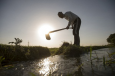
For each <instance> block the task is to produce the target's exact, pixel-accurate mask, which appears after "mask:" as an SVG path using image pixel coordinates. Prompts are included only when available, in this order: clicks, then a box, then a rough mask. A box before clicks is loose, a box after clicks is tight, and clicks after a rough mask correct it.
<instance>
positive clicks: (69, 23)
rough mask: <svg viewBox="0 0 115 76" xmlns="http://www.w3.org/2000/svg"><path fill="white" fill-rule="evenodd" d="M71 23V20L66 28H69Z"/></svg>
mask: <svg viewBox="0 0 115 76" xmlns="http://www.w3.org/2000/svg"><path fill="white" fill-rule="evenodd" d="M70 25H71V22H70V21H69V22H68V25H67V27H66V28H67V29H69V27H70Z"/></svg>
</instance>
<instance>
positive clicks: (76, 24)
mask: <svg viewBox="0 0 115 76" xmlns="http://www.w3.org/2000/svg"><path fill="white" fill-rule="evenodd" d="M73 25H74V26H73V35H74V45H77V46H80V36H79V30H80V26H81V19H80V18H79V17H78V18H77V19H76V20H75V21H74V23H73Z"/></svg>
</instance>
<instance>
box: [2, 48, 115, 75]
mask: <svg viewBox="0 0 115 76" xmlns="http://www.w3.org/2000/svg"><path fill="white" fill-rule="evenodd" d="M112 52H115V49H109V48H104V49H99V50H94V51H92V54H91V53H90V52H89V53H86V54H83V55H81V56H80V57H77V58H67V57H64V56H63V55H55V56H50V57H47V58H45V59H41V60H36V61H27V62H17V63H16V64H13V65H7V66H4V67H3V68H2V69H0V76H115V64H112V65H109V64H108V65H107V64H106V65H104V60H109V59H110V57H109V56H108V53H112ZM111 58H113V60H115V56H112V57H111Z"/></svg>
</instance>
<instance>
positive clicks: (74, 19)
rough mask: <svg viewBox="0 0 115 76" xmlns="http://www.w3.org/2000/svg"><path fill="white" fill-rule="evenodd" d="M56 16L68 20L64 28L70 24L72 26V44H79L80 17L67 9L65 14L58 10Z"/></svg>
mask: <svg viewBox="0 0 115 76" xmlns="http://www.w3.org/2000/svg"><path fill="white" fill-rule="evenodd" d="M58 16H59V17H60V18H65V19H66V20H68V21H69V22H68V25H67V27H66V28H67V29H69V27H70V25H71V26H72V29H73V35H74V45H77V46H80V37H79V30H80V26H81V19H80V18H79V17H78V16H77V15H76V14H74V13H72V12H71V11H68V12H66V13H65V14H63V13H62V12H58Z"/></svg>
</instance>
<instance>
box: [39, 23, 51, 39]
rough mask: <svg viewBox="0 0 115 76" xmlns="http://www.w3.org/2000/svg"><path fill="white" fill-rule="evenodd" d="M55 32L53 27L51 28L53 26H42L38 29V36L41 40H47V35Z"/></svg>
mask: <svg viewBox="0 0 115 76" xmlns="http://www.w3.org/2000/svg"><path fill="white" fill-rule="evenodd" d="M52 30H53V27H51V25H49V24H43V25H41V27H40V28H39V29H38V35H39V37H40V38H41V39H43V40H44V39H45V40H46V38H45V34H48V33H49V31H52ZM51 36H53V34H51Z"/></svg>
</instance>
